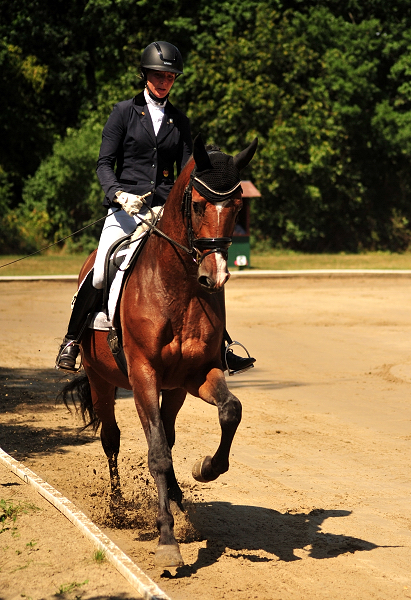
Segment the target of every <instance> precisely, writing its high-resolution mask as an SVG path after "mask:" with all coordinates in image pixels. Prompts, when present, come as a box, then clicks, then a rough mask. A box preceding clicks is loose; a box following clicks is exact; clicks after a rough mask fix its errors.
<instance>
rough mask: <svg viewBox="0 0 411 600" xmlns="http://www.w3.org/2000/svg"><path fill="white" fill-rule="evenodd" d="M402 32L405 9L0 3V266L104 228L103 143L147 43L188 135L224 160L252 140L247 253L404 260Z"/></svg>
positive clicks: (80, 241) (373, 0)
mask: <svg viewBox="0 0 411 600" xmlns="http://www.w3.org/2000/svg"><path fill="white" fill-rule="evenodd" d="M410 25H411V5H410V4H409V2H408V0H395V1H394V2H391V3H386V2H383V0H364V1H361V2H360V1H359V0H347V2H346V3H341V2H337V0H304V1H303V0H288V1H287V2H285V1H283V0H262V1H259V0H234V1H232V2H228V1H221V0H207V1H206V0H199V2H197V3H193V2H189V1H188V0H167V2H166V0H158V2H156V6H155V10H153V5H152V2H149V1H148V0H137V1H136V0H116V2H111V1H109V0H79V1H78V2H75V3H66V2H64V3H63V0H46V1H44V2H40V1H39V0H35V2H32V1H31V0H30V1H29V0H15V1H14V2H8V1H7V0H0V67H1V70H0V71H1V75H0V84H1V87H2V94H0V126H1V129H2V132H3V131H4V135H5V137H4V140H5V144H3V147H2V149H0V193H1V200H0V202H1V203H2V214H1V216H0V237H1V242H0V243H1V244H2V245H1V246H0V251H1V249H2V248H4V247H5V246H6V247H7V250H8V251H9V250H13V251H16V252H17V251H23V250H25V249H26V250H27V249H37V248H39V247H41V246H42V245H46V244H48V243H51V242H54V241H56V240H58V239H61V238H62V237H64V236H66V235H69V234H70V233H71V232H73V231H75V230H77V229H80V228H81V227H82V226H83V225H85V224H86V223H88V222H90V221H92V220H94V219H95V218H97V217H100V216H102V214H103V212H102V209H101V205H100V204H101V198H102V192H101V190H100V188H99V185H98V183H97V180H96V177H95V174H94V167H95V160H96V158H97V154H98V147H99V143H100V134H101V130H102V127H103V125H104V122H105V121H106V119H107V117H108V115H109V113H110V111H111V108H112V106H113V104H115V103H116V102H118V101H120V100H122V99H125V98H128V97H131V96H132V95H134V94H135V93H136V92H137V91H138V90H139V89H141V82H140V81H139V78H138V75H139V68H138V65H139V58H140V54H141V51H142V49H143V48H144V47H145V46H146V45H147V44H148V43H149V42H150V41H152V40H154V39H167V40H168V41H170V42H173V43H175V44H176V45H177V46H178V47H179V48H180V50H181V51H182V53H183V56H184V60H185V74H184V76H183V77H181V78H179V79H178V80H177V82H176V84H175V86H174V88H173V91H172V99H173V102H175V104H176V105H177V106H179V107H180V108H182V109H183V110H186V111H187V113H188V115H189V116H190V118H191V121H192V129H193V134H194V135H195V134H197V133H198V132H201V133H202V135H203V137H204V138H205V139H206V140H207V142H214V143H217V144H218V145H220V146H221V147H222V149H223V150H225V151H227V152H230V153H234V152H238V151H239V150H241V149H242V148H244V147H245V145H246V144H247V143H249V142H250V141H251V140H252V139H253V138H254V137H255V136H258V138H259V148H258V151H257V155H256V157H255V159H254V160H253V161H252V163H251V165H250V166H249V167H248V169H247V171H246V172H245V173H243V177H244V178H250V179H252V180H253V182H254V183H255V185H256V186H257V188H258V189H259V190H260V191H261V193H262V198H261V199H260V200H259V201H253V203H252V206H253V208H252V239H253V243H255V244H258V245H259V246H260V247H263V246H264V247H267V246H271V247H285V248H290V249H295V250H303V251H310V252H313V251H317V252H318V251H320V252H324V251H333V252H335V251H340V250H347V251H351V252H358V251H361V250H363V249H387V250H404V249H406V248H408V247H409V245H410V242H411V202H410V200H411V175H410V169H409V162H410V156H411V85H410V83H409V78H410V74H411V33H410V31H411V27H410ZM23 188H24V192H23ZM22 199H23V202H22V204H21V206H19V207H16V205H17V204H18V203H19V202H21V200H22ZM99 230H100V227H99V226H98V227H94V228H92V229H91V230H86V232H85V233H84V234H81V235H80V236H79V237H78V236H76V237H75V238H74V239H72V240H71V239H70V241H68V242H66V246H67V247H68V248H71V249H73V250H75V249H82V250H85V251H86V250H89V249H90V248H91V247H92V246H93V245H94V244H95V243H96V239H97V237H98V232H99Z"/></svg>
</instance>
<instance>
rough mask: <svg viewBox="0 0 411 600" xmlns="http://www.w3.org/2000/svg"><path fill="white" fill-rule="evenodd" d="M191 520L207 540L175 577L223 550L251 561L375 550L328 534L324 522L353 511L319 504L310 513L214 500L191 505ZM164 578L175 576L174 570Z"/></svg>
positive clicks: (192, 570)
mask: <svg viewBox="0 0 411 600" xmlns="http://www.w3.org/2000/svg"><path fill="white" fill-rule="evenodd" d="M188 511H189V513H190V520H191V522H192V523H193V525H194V526H195V528H196V529H197V531H198V532H199V533H200V534H201V535H202V537H203V539H205V540H206V541H207V543H206V547H205V548H201V549H200V550H199V553H198V557H197V559H196V561H195V562H194V563H193V564H191V565H186V566H183V567H181V568H179V569H177V571H176V574H175V577H176V578H179V577H190V576H191V575H193V574H195V573H196V572H197V571H198V570H199V569H202V568H204V567H207V566H210V565H212V564H214V563H215V562H216V561H217V560H218V559H219V558H220V557H221V556H222V555H223V554H228V555H229V556H232V557H241V558H243V559H245V560H248V561H250V562H252V563H253V562H254V563H256V562H271V561H272V562H275V561H277V560H281V561H285V562H289V561H296V560H301V557H299V556H297V555H296V554H295V551H296V550H303V551H304V552H305V553H306V555H307V556H309V557H311V558H315V559H326V558H333V557H335V556H339V555H340V554H345V553H347V552H351V553H353V552H357V551H370V550H373V549H375V548H377V547H378V546H377V545H376V544H373V543H372V542H368V541H365V540H361V539H358V538H355V537H350V536H346V535H339V534H331V533H322V531H321V524H322V523H323V522H324V521H325V520H326V519H330V518H337V517H339V518H341V517H348V516H349V515H350V514H351V511H348V510H323V509H315V510H312V511H311V512H309V513H304V512H302V513H293V514H291V513H284V514H282V513H280V512H278V511H275V510H271V509H267V508H261V507H257V506H236V505H233V504H230V503H229V502H210V503H201V504H196V505H195V506H193V507H192V508H191V507H189V508H188ZM163 577H171V575H170V573H169V572H168V571H165V572H164V573H163Z"/></svg>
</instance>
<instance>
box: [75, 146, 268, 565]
mask: <svg viewBox="0 0 411 600" xmlns="http://www.w3.org/2000/svg"><path fill="white" fill-rule="evenodd" d="M256 147H257V139H255V140H254V142H252V143H251V144H250V145H249V146H248V147H247V148H246V149H245V150H243V151H242V152H240V153H239V154H237V155H236V156H234V157H232V156H229V155H227V154H224V153H223V152H221V151H219V150H214V151H212V152H207V150H206V149H205V147H204V144H203V142H202V140H201V137H199V136H197V138H196V140H195V142H194V149H193V156H192V157H191V158H190V159H189V161H188V163H187V164H186V166H185V167H184V169H183V171H182V172H181V174H180V175H179V177H178V178H177V180H176V182H175V184H174V186H173V188H172V190H171V192H170V194H169V196H168V198H167V201H166V203H165V206H164V212H163V215H162V217H161V220H160V221H159V224H158V229H157V231H155V232H154V234H151V235H150V236H149V237H148V239H147V241H146V243H145V245H144V247H143V249H142V251H141V254H140V256H139V258H138V260H137V261H136V262H135V265H134V267H133V268H132V270H131V272H130V273H129V275H128V277H127V280H126V282H125V285H124V288H123V292H122V296H121V300H120V306H119V319H120V322H121V329H122V341H123V349H124V354H125V357H126V360H127V367H128V375H127V376H126V375H125V374H123V372H122V371H121V370H120V369H119V367H118V366H117V363H116V361H115V360H114V358H113V355H112V353H111V351H110V349H109V346H108V343H107V336H108V334H107V332H105V331H93V330H91V329H88V330H87V331H86V333H85V334H84V335H83V338H82V342H81V353H82V362H83V366H84V370H85V375H83V376H80V377H77V378H76V379H75V380H74V381H72V382H70V383H68V384H67V385H66V386H65V389H64V390H63V400H64V401H65V402H66V404H67V398H70V394H71V399H72V400H75V396H76V395H77V397H78V399H79V400H80V403H81V410H82V414H83V418H85V415H87V418H89V420H90V421H94V425H95V426H96V429H97V427H98V425H99V424H100V423H101V433H100V435H101V442H102V446H103V449H104V452H105V454H106V456H107V458H108V464H109V472H110V483H111V492H112V494H115V493H119V489H120V487H119V486H120V480H119V474H118V469H117V456H118V453H119V447H120V430H119V428H118V425H117V423H116V418H115V414H114V404H115V392H116V388H118V387H120V388H124V389H128V390H132V391H133V395H134V401H135V405H136V408H137V412H138V415H139V417H140V421H141V424H142V427H143V430H144V433H145V436H146V440H147V444H148V467H149V470H150V473H151V475H152V477H153V478H154V481H155V483H156V486H157V492H158V514H157V527H158V530H159V534H160V537H159V542H158V546H157V549H156V553H155V562H156V565H157V566H159V567H176V566H181V565H182V564H184V563H183V559H182V557H181V554H180V550H179V547H178V544H177V541H176V539H175V536H174V530H173V527H174V519H173V516H172V514H171V511H170V504H169V501H170V499H172V500H174V501H176V502H177V503H178V504H179V505H180V507H181V501H182V492H181V489H180V487H179V485H178V483H177V480H176V477H175V474H174V468H173V462H172V456H171V450H172V447H173V445H174V442H175V421H176V417H177V414H178V412H179V410H180V409H181V407H182V405H183V403H184V400H185V397H186V394H187V392H188V393H190V394H192V395H193V396H196V397H198V398H201V399H202V400H204V401H205V402H208V403H209V404H212V405H215V406H216V407H217V409H218V417H219V422H220V427H221V439H220V444H219V446H218V448H217V451H216V452H215V454H214V456H212V457H211V456H206V457H205V458H202V459H200V460H198V461H197V462H196V463H195V465H194V467H193V477H194V478H195V479H196V480H197V481H200V482H208V481H212V480H214V479H217V477H218V476H219V475H221V474H222V473H225V472H226V471H227V470H228V468H229V452H230V448H231V444H232V441H233V438H234V435H235V432H236V430H237V427H238V425H239V423H240V420H241V403H240V401H239V400H238V398H236V397H235V396H234V395H233V394H232V393H231V392H230V391H229V389H228V387H227V384H226V380H225V376H224V372H223V365H222V357H221V347H222V340H223V331H224V327H225V303H224V294H223V288H224V284H225V283H226V282H227V280H228V278H229V276H230V274H229V272H228V269H227V248H228V246H229V245H230V243H231V238H232V235H233V231H234V226H235V222H236V217H237V214H238V212H239V211H240V209H241V206H242V200H241V185H240V177H239V173H240V171H241V170H242V169H244V168H245V167H246V166H247V165H248V163H249V162H250V160H251V159H252V157H253V155H254V153H255V150H256ZM199 190H200V191H199ZM216 198H217V200H216ZM94 256H95V253H94V254H92V255H90V257H89V258H88V259H87V260H86V262H85V264H84V265H83V268H82V270H81V273H80V277H79V281H81V280H82V279H83V278H84V276H85V275H86V274H87V273H88V271H89V270H90V269H91V268H92V265H93V261H94ZM73 394H74V396H73ZM160 395H161V403H160Z"/></svg>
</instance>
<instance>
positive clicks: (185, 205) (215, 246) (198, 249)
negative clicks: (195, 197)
mask: <svg viewBox="0 0 411 600" xmlns="http://www.w3.org/2000/svg"><path fill="white" fill-rule="evenodd" d="M194 176H195V167H194V169H193V171H192V172H191V175H190V181H189V182H188V184H187V186H186V188H185V190H184V194H183V200H182V204H181V211H182V213H183V215H184V216H185V218H186V222H187V238H188V248H187V247H186V246H183V245H182V244H180V243H179V242H176V240H173V239H172V238H171V237H169V236H168V235H167V234H165V233H164V232H163V231H161V230H160V229H158V227H156V225H155V222H156V221H157V219H158V216H155V215H154V213H153V211H152V210H151V208H150V207H149V206H147V208H148V209H149V211H150V212H151V214H152V217H153V222H150V221H147V220H146V219H142V218H141V217H139V219H140V221H141V222H142V223H144V224H145V225H148V227H149V228H150V230H151V231H155V232H156V233H157V234H158V235H160V236H161V237H163V238H164V239H166V240H168V241H169V242H170V243H171V244H173V245H174V246H177V247H178V248H180V249H181V250H184V251H185V252H187V254H190V255H191V256H192V257H193V260H194V262H195V263H196V264H197V265H199V266H200V265H201V263H202V262H203V260H204V259H205V257H206V256H208V255H209V254H213V253H215V252H219V253H220V254H221V255H222V256H223V257H224V259H225V260H227V258H228V248H229V247H230V246H231V244H232V243H233V240H232V238H231V237H220V238H196V237H195V235H194V230H193V223H192V220H191V206H192V193H193V180H194ZM206 199H207V198H206Z"/></svg>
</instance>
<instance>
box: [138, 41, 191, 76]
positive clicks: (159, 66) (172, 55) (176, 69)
mask: <svg viewBox="0 0 411 600" xmlns="http://www.w3.org/2000/svg"><path fill="white" fill-rule="evenodd" d="M146 69H152V70H153V71H167V72H168V73H175V74H176V76H177V77H178V75H182V74H183V58H182V56H181V53H180V51H179V49H178V48H176V47H175V46H173V44H169V43H168V42H152V43H151V44H149V45H148V46H147V48H145V50H144V51H143V54H142V55H141V74H142V76H143V79H144V80H145V79H146Z"/></svg>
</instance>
